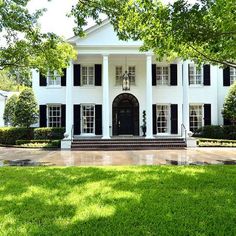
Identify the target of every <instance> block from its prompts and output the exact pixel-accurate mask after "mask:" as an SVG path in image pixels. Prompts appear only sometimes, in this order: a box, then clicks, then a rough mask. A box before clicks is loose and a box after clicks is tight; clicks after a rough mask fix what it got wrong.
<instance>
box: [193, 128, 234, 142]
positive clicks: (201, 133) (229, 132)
mask: <svg viewBox="0 0 236 236" xmlns="http://www.w3.org/2000/svg"><path fill="white" fill-rule="evenodd" d="M194 136H195V137H202V138H212V139H233V140H235V139H236V126H235V125H227V126H219V125H211V126H204V127H202V128H200V129H198V130H197V131H196V133H195V134H194Z"/></svg>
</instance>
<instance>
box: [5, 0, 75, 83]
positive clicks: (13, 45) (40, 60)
mask: <svg viewBox="0 0 236 236" xmlns="http://www.w3.org/2000/svg"><path fill="white" fill-rule="evenodd" d="M29 1H30V0H20V1H19V0H12V1H1V3H0V19H1V20H0V33H1V39H2V40H5V46H1V48H0V49H1V50H0V70H2V69H9V70H12V71H14V72H17V75H19V74H20V75H23V78H25V75H27V74H29V73H30V69H40V71H41V72H42V73H43V74H46V73H47V72H48V70H50V71H58V73H59V74H62V68H65V67H67V65H68V63H69V61H70V59H74V58H75V57H76V52H75V50H74V49H73V46H71V45H70V44H68V43H66V41H65V40H64V39H63V38H61V37H58V36H57V35H55V34H53V33H44V34H43V33H41V32H40V29H39V26H38V19H39V17H40V16H42V14H43V13H44V12H45V9H40V10H37V11H36V12H34V13H32V14H31V13H30V12H29V11H28V9H27V4H28V2H29ZM3 45H4V44H3ZM17 79H19V76H17Z"/></svg>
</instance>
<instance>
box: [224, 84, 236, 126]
mask: <svg viewBox="0 0 236 236" xmlns="http://www.w3.org/2000/svg"><path fill="white" fill-rule="evenodd" d="M222 114H223V116H224V118H226V119H228V120H230V121H232V122H233V124H235V123H236V82H234V84H233V85H231V87H230V89H229V92H228V94H227V96H226V97H225V102H224V108H223V111H222Z"/></svg>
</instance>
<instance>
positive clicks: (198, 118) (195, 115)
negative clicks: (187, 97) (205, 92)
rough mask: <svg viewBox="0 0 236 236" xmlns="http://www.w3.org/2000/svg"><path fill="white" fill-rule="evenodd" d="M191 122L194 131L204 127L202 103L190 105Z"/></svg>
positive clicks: (191, 128)
mask: <svg viewBox="0 0 236 236" xmlns="http://www.w3.org/2000/svg"><path fill="white" fill-rule="evenodd" d="M189 122H190V130H191V131H193V132H194V131H196V130H197V129H199V128H201V127H202V125H203V106H202V105H190V106H189Z"/></svg>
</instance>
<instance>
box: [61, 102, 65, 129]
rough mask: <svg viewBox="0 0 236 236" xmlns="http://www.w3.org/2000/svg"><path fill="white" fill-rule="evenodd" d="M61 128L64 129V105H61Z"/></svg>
mask: <svg viewBox="0 0 236 236" xmlns="http://www.w3.org/2000/svg"><path fill="white" fill-rule="evenodd" d="M61 127H66V105H65V104H62V105H61Z"/></svg>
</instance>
